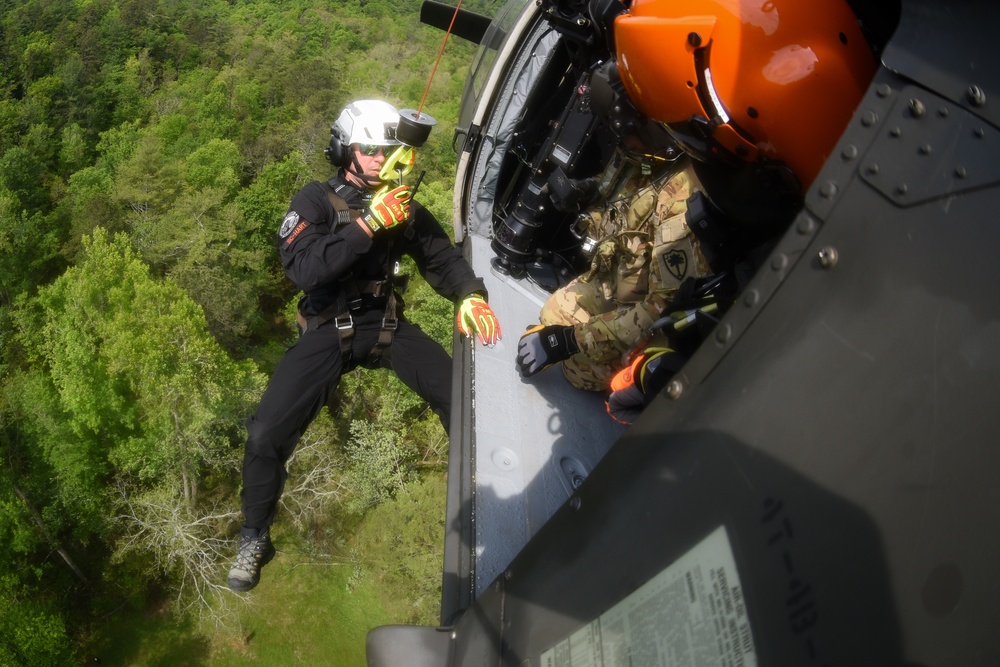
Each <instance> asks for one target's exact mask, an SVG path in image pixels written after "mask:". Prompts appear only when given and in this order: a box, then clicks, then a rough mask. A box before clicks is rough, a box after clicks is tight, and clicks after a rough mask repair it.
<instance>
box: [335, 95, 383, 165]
mask: <svg viewBox="0 0 1000 667" xmlns="http://www.w3.org/2000/svg"><path fill="white" fill-rule="evenodd" d="M398 124H399V111H397V110H396V107H394V106H392V105H391V104H389V103H388V102H383V101H381V100H357V101H355V102H351V103H350V104H348V105H347V107H346V108H345V109H344V110H343V111H341V112H340V116H339V117H338V118H337V121H336V122H335V123H334V124H333V127H331V128H330V146H329V147H328V148H327V149H326V150H325V151H324V152H325V153H326V156H327V157H328V158H329V159H330V162H332V163H333V165H334V166H335V167H344V166H347V161H348V159H349V157H350V152H351V151H350V146H351V144H361V145H367V146H398V145H399V141H398V140H397V139H396V126H397V125H398Z"/></svg>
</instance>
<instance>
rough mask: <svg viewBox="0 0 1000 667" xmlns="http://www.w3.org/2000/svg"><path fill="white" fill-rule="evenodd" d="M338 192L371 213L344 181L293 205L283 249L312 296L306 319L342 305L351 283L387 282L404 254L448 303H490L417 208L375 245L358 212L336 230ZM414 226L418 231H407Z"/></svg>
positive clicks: (286, 263) (305, 191)
mask: <svg viewBox="0 0 1000 667" xmlns="http://www.w3.org/2000/svg"><path fill="white" fill-rule="evenodd" d="M331 186H334V187H336V186H339V187H338V194H339V195H340V196H341V197H342V198H343V199H344V200H346V201H347V203H348V204H349V205H350V207H351V208H352V209H355V210H356V211H358V212H360V211H364V210H365V208H367V205H368V201H369V200H370V198H371V194H370V193H368V192H365V191H362V190H359V189H357V188H354V187H352V186H350V185H348V184H347V183H346V182H345V181H344V180H343V179H342V178H341V177H339V176H338V177H334V178H332V179H330V182H329V184H327V183H321V182H319V181H313V182H312V183H309V184H308V185H306V186H305V187H303V188H302V189H301V190H299V192H298V193H297V194H296V195H295V196H294V197H293V198H292V203H291V208H290V209H289V212H288V214H287V215H286V216H285V219H284V220H283V222H282V225H281V231H280V232H279V239H278V242H279V250H280V253H281V263H282V266H283V267H284V270H285V275H287V276H288V278H289V279H290V280H291V281H292V282H293V283H295V285H296V286H298V287H299V288H300V289H302V291H303V292H305V298H304V299H303V300H302V301H301V302H300V304H299V310H300V312H301V313H302V314H303V315H305V316H306V317H310V316H313V315H317V314H319V313H321V312H322V311H324V310H325V309H326V308H328V307H329V306H332V305H334V304H336V303H337V299H338V297H340V298H343V293H344V291H345V287H344V284H343V282H342V281H343V280H344V279H354V280H357V281H371V280H384V279H385V278H386V276H387V271H389V270H391V269H392V265H393V264H394V263H395V261H397V260H398V258H399V257H400V256H402V255H403V254H406V255H409V256H410V257H412V258H413V259H414V261H415V263H416V265H417V269H418V270H419V271H420V275H422V276H423V277H424V279H425V280H427V283H428V284H429V285H430V286H431V287H432V288H433V289H434V290H435V291H436V292H437V293H438V294H440V295H441V296H443V297H445V298H447V299H450V300H451V301H458V300H459V299H461V298H462V297H464V296H466V295H468V294H471V293H473V292H479V293H481V294H483V295H484V296H486V287H485V285H484V284H483V281H482V280H481V279H480V278H478V277H477V276H476V274H475V273H473V271H472V267H471V266H469V263H468V262H466V261H465V258H464V257H462V254H461V252H460V251H459V249H458V248H456V247H455V246H454V244H452V242H451V239H450V238H448V235H447V234H446V233H445V231H444V229H442V228H441V224H440V223H439V222H438V221H437V219H436V218H435V217H434V216H433V215H432V214H431V213H430V211H428V210H427V209H425V208H424V207H423V206H421V205H420V204H419V203H418V202H415V201H414V202H411V204H410V214H411V215H410V221H409V222H408V223H406V224H405V225H399V226H397V227H394V228H393V229H390V230H383V231H380V232H379V233H378V234H376V235H375V238H374V239H371V238H368V235H367V234H366V233H365V231H364V230H363V229H361V228H360V226H359V225H358V224H357V223H356V222H355V220H354V219H355V218H356V217H357V216H356V215H354V213H353V212H352V214H351V220H350V221H349V222H345V223H342V224H339V225H338V224H337V213H336V211H335V210H334V207H333V204H332V203H331V201H330V197H329V194H328V193H329V191H330V190H331ZM408 226H412V231H411V232H407V231H406V227H408ZM390 254H391V257H390ZM382 303H383V304H384V301H383V302H382ZM366 305H367V306H368V307H369V309H370V310H380V309H381V308H383V307H384V306H383V305H380V304H379V303H377V302H372V301H369V300H366ZM400 307H401V304H400ZM372 314H373V315H374V314H375V313H372ZM356 319H357V318H356Z"/></svg>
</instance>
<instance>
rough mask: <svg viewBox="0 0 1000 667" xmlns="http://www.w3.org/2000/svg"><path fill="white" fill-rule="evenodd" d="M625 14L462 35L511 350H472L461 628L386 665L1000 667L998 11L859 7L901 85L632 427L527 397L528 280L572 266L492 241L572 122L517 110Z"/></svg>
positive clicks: (460, 200) (853, 136) (888, 78)
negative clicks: (530, 168) (548, 72)
mask: <svg viewBox="0 0 1000 667" xmlns="http://www.w3.org/2000/svg"><path fill="white" fill-rule="evenodd" d="M616 2H617V0H606V1H600V0H593V1H591V2H586V1H584V0H579V1H575V2H553V1H551V0H541V1H540V2H538V3H535V2H534V0H531V1H530V2H514V3H509V4H507V5H505V6H504V7H503V8H501V9H500V10H499V11H498V12H497V15H496V16H495V17H494V20H493V21H492V22H489V21H488V20H487V19H484V18H483V17H476V16H474V15H471V14H468V13H465V14H462V15H461V16H462V17H461V19H460V20H459V21H456V23H455V28H454V30H455V31H456V34H458V35H460V36H464V37H466V38H469V39H473V40H474V41H477V42H480V43H482V44H483V45H484V46H483V48H482V50H481V51H480V56H479V57H477V60H476V61H475V62H474V63H473V65H472V67H471V69H470V72H471V73H470V81H469V84H468V88H467V92H466V99H465V100H464V104H463V109H462V112H461V117H460V119H459V123H458V126H459V130H458V133H457V135H456V149H457V150H458V151H459V172H458V179H457V180H456V198H455V201H456V237H457V238H458V239H459V241H460V242H461V243H462V245H463V248H464V250H465V252H466V253H467V256H468V257H469V258H470V259H471V260H472V261H473V262H474V264H475V265H476V267H477V270H478V271H480V272H483V271H485V272H489V273H490V278H489V279H488V287H489V290H490V302H491V305H494V308H495V309H496V310H497V312H498V315H499V316H500V319H501V322H502V323H503V326H504V332H505V335H507V336H508V337H509V338H510V340H505V341H503V343H502V344H501V345H498V346H497V348H494V349H493V350H488V351H482V350H475V351H473V349H472V347H471V345H470V343H469V342H468V341H465V340H459V339H456V344H457V347H456V354H455V363H456V386H457V387H458V389H457V390H456V391H457V392H458V393H459V394H460V396H458V398H460V399H461V402H460V405H461V409H460V410H456V413H457V414H456V415H455V417H454V420H455V421H454V422H453V427H452V431H451V432H452V436H453V441H452V449H451V453H450V464H449V465H450V470H449V500H448V503H449V506H448V520H447V530H448V534H447V537H446V553H445V559H446V562H445V567H444V578H443V599H442V625H441V627H438V628H428V627H406V626H386V627H382V628H376V629H375V630H373V631H372V632H371V633H369V636H368V645H367V649H368V664H369V665H372V666H388V665H411V666H416V667H430V666H432V665H434V666H439V667H445V666H459V665H504V666H510V667H525V666H539V665H542V666H544V667H549V666H552V667H555V666H557V665H558V666H560V667H570V666H572V667H583V666H585V665H587V666H589V665H594V666H604V667H612V666H618V665H716V664H718V665H733V666H735V665H817V666H821V665H829V666H831V667H832V666H836V665H850V666H852V667H853V666H857V665H900V666H903V665H908V666H911V667H945V666H952V665H953V666H962V667H972V666H977V665H983V666H986V665H990V666H993V665H998V664H1000V633H997V632H996V625H997V620H998V619H1000V568H998V566H997V564H998V563H1000V530H998V527H1000V484H998V483H997V481H996V477H997V475H998V474H1000V446H998V445H1000V438H998V435H997V434H998V433H1000V409H998V408H997V404H996V403H994V401H996V400H997V397H998V394H1000V392H998V389H1000V291H998V290H997V288H996V287H995V285H994V284H993V282H994V281H993V277H992V274H990V273H989V271H990V270H991V269H990V267H991V266H996V264H997V262H996V260H995V253H996V248H998V247H1000V225H998V223H997V218H998V213H1000V104H997V100H998V99H1000V67H998V66H997V65H998V63H1000V40H997V39H996V37H995V36H994V34H993V33H994V32H995V26H998V25H1000V5H997V4H996V3H995V2H993V1H992V0H990V1H987V0H958V1H951V2H941V1H940V0H902V1H901V2H891V1H890V2H864V1H863V0H857V2H854V3H852V4H853V6H854V9H855V11H856V13H857V14H858V15H859V17H860V18H861V20H862V22H863V23H864V24H866V25H867V27H868V29H869V30H870V32H871V34H872V35H873V38H874V40H875V42H876V44H877V46H878V56H879V64H878V68H877V71H876V73H875V77H874V80H873V81H872V83H871V85H870V87H869V88H868V90H867V92H866V94H865V96H864V98H863V100H862V102H861V104H860V105H859V106H858V108H857V110H856V112H855V113H854V116H853V118H852V120H851V121H850V123H849V125H848V127H847V128H846V130H845V131H844V133H843V135H842V136H841V138H840V141H839V143H838V144H837V146H836V148H835V150H834V151H833V152H832V154H831V156H830V158H829V159H828V161H827V163H826V164H825V166H824V167H823V169H822V171H821V172H820V174H819V176H818V177H817V178H816V180H815V182H814V183H813V184H812V185H811V187H810V188H809V189H808V191H807V192H806V193H805V197H804V203H803V206H802V207H801V210H799V211H798V212H797V214H796V215H795V216H794V218H793V219H792V221H791V223H790V224H789V225H788V226H787V229H785V230H784V231H783V232H782V233H781V234H780V235H778V236H777V237H776V239H775V241H774V242H773V244H770V245H768V246H767V248H766V253H765V254H764V255H763V256H762V257H761V259H760V261H759V262H758V263H757V268H756V272H755V273H754V274H753V275H752V277H751V278H750V279H749V280H748V282H747V283H746V284H745V285H744V286H742V289H741V291H740V293H739V294H738V295H737V296H736V298H735V299H734V300H733V302H732V305H731V307H730V308H729V309H728V311H727V312H726V313H725V315H724V316H723V317H722V318H721V320H720V321H719V322H718V323H717V324H716V325H715V327H714V329H713V330H712V331H711V332H710V333H708V335H706V336H705V339H704V341H703V342H702V343H701V344H700V346H699V347H698V348H697V349H696V350H695V351H694V353H693V355H692V356H691V358H690V360H689V361H688V362H687V364H686V365H685V366H684V368H683V369H682V370H681V371H680V372H679V373H678V375H677V376H675V378H674V382H673V383H672V384H671V385H670V387H669V391H664V392H663V393H661V394H660V395H659V396H657V397H656V398H655V399H654V400H653V402H652V403H651V404H650V405H649V406H648V407H647V408H646V410H645V412H644V413H643V414H642V416H641V417H640V418H639V419H638V420H637V421H635V423H634V424H633V425H631V426H630V427H628V428H627V429H624V428H621V427H618V426H616V425H609V424H608V423H607V421H608V420H607V418H606V415H605V414H603V403H602V401H601V399H599V398H595V397H587V396H581V394H584V392H579V391H576V390H572V388H570V387H567V386H564V385H565V383H564V381H562V380H561V378H559V377H557V375H558V374H557V373H552V372H543V373H542V374H540V375H539V376H538V378H537V379H536V381H535V382H525V381H523V380H521V379H520V378H519V377H518V376H517V373H516V371H515V370H514V366H513V350H514V349H515V348H516V338H517V335H518V333H519V332H520V331H521V330H523V326H524V325H525V324H526V323H530V322H531V318H532V317H533V316H535V317H536V316H537V310H535V311H534V312H532V309H533V308H535V307H536V306H537V303H539V300H540V299H542V298H543V296H544V295H540V294H539V292H540V291H542V292H544V290H539V282H541V283H543V284H544V282H545V277H544V276H543V279H542V280H541V281H538V280H532V276H530V275H527V274H526V273H524V272H519V271H518V267H517V266H516V264H517V262H516V261H511V260H518V259H525V263H526V264H530V263H532V262H533V261H534V260H533V259H531V258H533V257H536V256H537V257H544V256H546V253H545V251H546V250H551V249H552V248H553V247H555V246H556V245H557V244H559V243H561V242H562V239H561V238H560V237H559V236H558V234H557V233H556V232H552V233H551V234H549V233H548V231H538V230H532V233H534V234H535V235H534V237H533V238H531V239H529V241H530V243H528V242H525V245H523V246H521V245H518V243H514V242H510V243H508V244H507V246H504V245H503V239H500V242H499V243H498V239H497V236H496V234H495V232H496V230H497V226H496V218H495V215H494V213H495V210H497V209H499V208H504V207H509V206H510V205H511V204H512V202H511V201H508V200H506V199H505V197H510V196H512V195H511V194H510V193H511V192H512V191H516V188H514V187H512V183H513V179H514V178H516V176H514V174H515V173H517V172H516V169H514V168H512V167H511V165H512V164H513V162H512V160H511V159H508V158H511V156H512V153H511V151H517V150H520V149H519V148H518V147H519V146H522V145H534V146H544V145H545V143H544V142H542V141H535V142H534V143H532V142H531V137H526V136H525V134H526V133H527V132H529V131H530V128H539V127H551V125H552V122H551V121H552V120H553V118H554V116H553V115H551V114H550V112H551V111H552V110H553V109H555V112H560V109H558V104H555V103H553V101H554V102H558V95H545V96H544V98H545V99H546V101H547V102H548V104H545V105H539V106H538V107H537V108H535V107H532V106H530V103H528V102H517V98H518V95H519V94H520V93H521V92H524V91H526V90H528V88H530V84H531V83H532V81H534V82H538V81H540V82H542V85H548V80H546V79H545V74H544V71H543V70H544V68H545V65H544V63H542V62H541V61H544V60H545V58H546V57H547V56H546V53H549V54H552V53H554V48H555V47H551V46H547V44H549V42H548V41H547V40H560V39H572V37H567V31H571V30H573V29H574V28H572V26H574V25H575V26H585V25H586V24H587V22H588V21H593V20H595V17H596V16H599V15H600V14H601V13H602V12H604V11H607V10H608V9H609V7H610V8H611V9H614V6H613V5H614V4H615V3H616ZM452 11H453V8H445V7H442V6H439V5H435V4H433V3H427V4H426V6H425V18H424V20H425V21H426V22H428V23H430V24H432V25H438V26H443V27H447V19H450V17H451V12H452ZM441 17H446V19H442V18H441ZM546 17H548V18H546ZM546 21H548V22H549V25H550V26H552V25H554V24H555V23H558V24H559V28H560V30H558V31H556V32H558V33H559V34H558V35H548V33H546V30H548V28H546V26H545V25H544V23H545V22H546ZM598 34H599V33H598ZM592 44H594V45H595V46H594V48H595V49H596V50H598V51H599V50H600V39H599V38H598V39H595V40H594V41H593V42H592ZM584 50H585V49H584ZM574 53H575V54H576V55H579V52H574ZM574 57H575V56H574ZM583 61H586V58H585V57H583ZM592 64H596V63H592ZM572 65H573V66H578V65H579V63H573V64H572ZM532 68H538V70H537V71H536V72H535V73H534V74H531V69H532ZM524 77H527V79H525V78H524ZM532 77H534V78H532ZM521 84H525V86H527V87H525V88H523V89H522V88H519V86H521ZM529 92H530V91H529ZM529 97H530V95H529ZM542 97H543V96H536V97H535V99H541V98H542ZM519 104H520V105H521V106H518V105H519ZM504 114H507V116H505V115H504ZM532 114H534V115H535V116H539V117H538V118H537V119H536V120H538V121H539V122H537V123H534V124H531V123H524V122H523V121H524V118H525V117H529V116H531V115H532ZM546 115H547V116H548V117H545V116H546ZM515 116H516V118H517V119H520V120H518V122H521V125H520V126H519V127H517V128H514V129H513V130H511V131H510V132H507V131H506V130H504V128H503V127H502V126H503V124H504V122H507V121H510V122H513V121H512V119H515ZM505 132H507V134H505ZM505 137H506V138H507V139H508V140H509V141H508V144H507V145H506V146H505V145H503V143H502V140H504V138H505ZM517 157H518V160H520V161H521V162H524V163H528V164H530V163H531V160H532V159H533V158H532V155H530V154H524V155H519V156H517ZM536 232H537V233H536ZM515 240H516V241H518V242H519V241H520V240H519V239H515ZM532 244H534V245H532ZM498 245H499V246H500V250H499V251H498V250H497V246H498ZM508 246H509V247H508ZM538 249H541V252H537V251H538ZM526 258H527V259H526ZM511 264H513V265H514V267H513V269H512V267H511V266H510V265H511ZM490 269H493V270H492V271H490ZM563 269H565V267H560V266H558V263H557V264H556V265H555V269H554V273H553V274H551V275H550V276H549V277H552V276H554V278H553V279H555V280H558V279H560V272H561V271H562V272H563V273H564V271H563ZM487 380H488V381H489V382H488V383H487ZM574 392H575V393H574ZM592 399H593V400H592ZM532 429H534V430H532Z"/></svg>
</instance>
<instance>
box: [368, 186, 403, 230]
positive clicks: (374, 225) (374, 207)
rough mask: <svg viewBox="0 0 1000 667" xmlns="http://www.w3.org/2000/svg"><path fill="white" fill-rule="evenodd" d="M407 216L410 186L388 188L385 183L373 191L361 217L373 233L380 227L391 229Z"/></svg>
mask: <svg viewBox="0 0 1000 667" xmlns="http://www.w3.org/2000/svg"><path fill="white" fill-rule="evenodd" d="M409 217H410V188H409V187H407V186H405V185H397V186H396V187H394V188H392V189H391V190H390V189H389V186H388V185H387V186H385V187H383V188H382V189H380V190H379V191H378V192H376V193H375V195H374V196H373V197H372V203H371V204H369V205H368V210H367V211H366V212H365V214H364V216H362V218H361V219H362V220H363V221H364V223H365V224H366V225H368V228H369V229H371V230H372V234H375V233H377V232H378V231H379V230H381V229H391V228H393V227H395V226H396V225H400V224H402V223H404V222H406V219H407V218H409Z"/></svg>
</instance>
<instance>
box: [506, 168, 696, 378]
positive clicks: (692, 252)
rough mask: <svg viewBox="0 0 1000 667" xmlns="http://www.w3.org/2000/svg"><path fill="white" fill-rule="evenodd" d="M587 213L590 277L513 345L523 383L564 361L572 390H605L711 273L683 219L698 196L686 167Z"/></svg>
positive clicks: (548, 307)
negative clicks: (669, 308) (680, 298)
mask: <svg viewBox="0 0 1000 667" xmlns="http://www.w3.org/2000/svg"><path fill="white" fill-rule="evenodd" d="M623 189H629V190H631V191H632V192H634V194H631V195H629V194H624V195H623V194H622V193H621V191H620V193H619V196H618V197H617V198H612V201H611V203H610V204H609V205H608V206H607V207H606V208H604V209H602V210H594V211H590V212H589V213H588V214H587V216H586V217H587V223H588V225H589V229H588V235H589V236H590V237H591V238H594V239H597V247H596V251H595V254H594V257H593V261H592V263H591V267H590V270H589V271H588V272H587V273H585V274H583V275H581V276H579V277H577V278H575V279H574V280H573V281H571V282H570V283H569V284H567V285H566V286H565V287H562V288H560V289H559V290H557V291H556V292H555V293H554V294H553V295H552V296H551V297H550V298H549V300H548V301H547V302H546V303H545V305H544V306H543V307H542V310H541V313H540V321H541V326H539V327H535V328H533V329H529V331H528V332H526V333H525V334H524V336H522V338H521V341H520V342H519V345H518V357H517V364H518V367H519V370H520V371H521V374H522V375H523V376H525V377H528V376H530V375H534V374H535V373H537V372H538V371H540V370H542V369H543V368H546V367H548V366H550V365H553V364H555V363H559V362H562V367H563V373H564V374H565V375H566V379H567V380H569V382H570V384H572V385H573V386H575V387H578V388H580V389H586V390H590V391H602V390H607V389H608V388H609V386H610V383H611V379H612V378H613V377H614V375H615V373H617V372H618V371H619V370H621V369H622V368H624V367H625V365H626V357H627V355H628V353H629V352H630V351H631V350H632V349H634V348H635V347H636V345H637V344H638V343H639V342H641V341H642V339H643V338H644V337H647V336H648V335H649V328H650V326H651V325H652V324H653V322H655V321H656V320H657V318H659V317H660V315H661V313H662V312H663V309H664V308H665V307H666V305H667V304H668V303H669V302H670V300H671V298H672V297H673V295H674V294H675V292H676V291H677V289H678V288H679V287H680V285H681V283H682V282H684V281H685V280H686V279H688V278H701V277H704V276H706V275H708V274H709V273H710V272H711V271H710V269H709V265H708V262H707V261H706V259H705V257H704V255H703V254H702V252H701V248H700V246H699V243H698V240H697V238H696V237H695V236H694V234H693V233H692V232H691V230H690V228H689V227H688V224H687V221H686V219H685V213H686V212H687V200H688V198H689V197H690V196H691V195H692V194H694V193H695V192H697V191H699V190H701V186H700V183H699V182H698V179H697V177H696V176H695V173H694V170H693V169H692V167H691V165H690V162H689V161H687V160H684V161H683V162H682V163H681V164H680V165H679V166H677V167H676V168H674V169H673V170H672V171H670V172H669V173H667V174H666V175H665V176H661V177H660V178H658V179H655V180H653V181H649V180H648V179H646V181H645V182H644V183H642V184H641V185H640V186H639V187H638V188H637V189H636V188H635V186H634V181H630V180H629V179H626V180H625V185H623Z"/></svg>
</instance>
